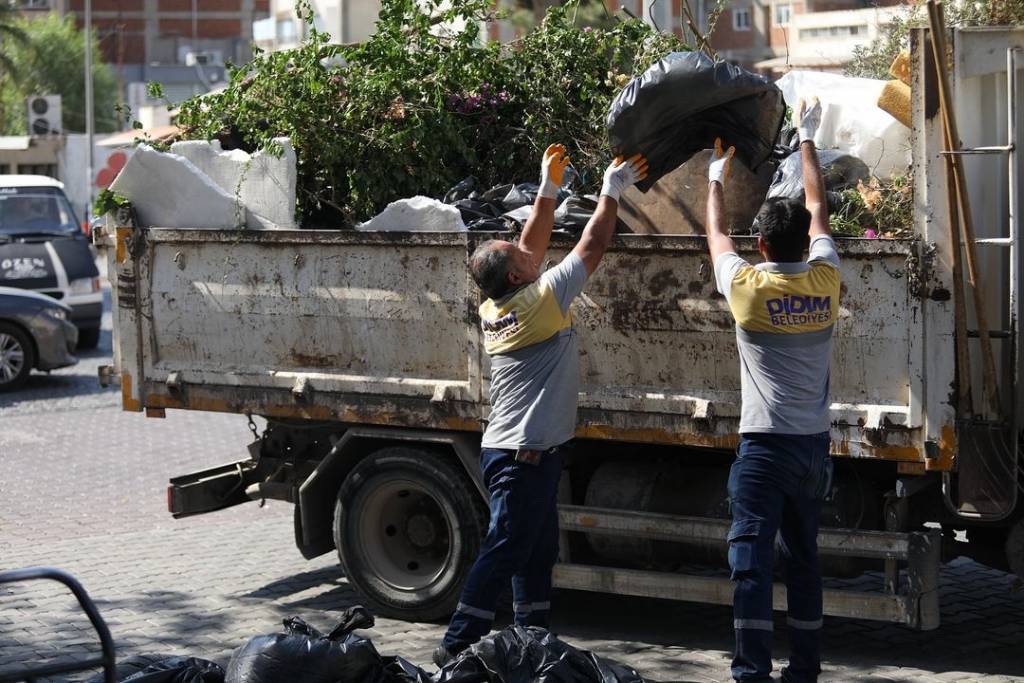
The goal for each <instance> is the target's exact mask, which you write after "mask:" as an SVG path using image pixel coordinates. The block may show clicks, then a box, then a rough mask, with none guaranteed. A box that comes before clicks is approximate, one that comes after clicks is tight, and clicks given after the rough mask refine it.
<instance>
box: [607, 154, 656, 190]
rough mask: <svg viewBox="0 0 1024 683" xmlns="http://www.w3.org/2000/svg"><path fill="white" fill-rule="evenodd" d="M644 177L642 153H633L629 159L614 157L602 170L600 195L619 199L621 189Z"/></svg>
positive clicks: (645, 167)
mask: <svg viewBox="0 0 1024 683" xmlns="http://www.w3.org/2000/svg"><path fill="white" fill-rule="evenodd" d="M646 177H647V159H645V158H644V157H643V156H642V155H640V154H634V155H633V156H631V157H630V158H629V159H623V158H622V157H615V161H613V162H612V163H611V165H610V166H609V167H608V169H607V170H606V171H605V172H604V184H603V185H602V186H601V195H602V196H608V197H611V198H612V199H614V200H615V201H619V195H620V194H621V193H622V191H623V190H625V189H626V188H627V187H630V186H631V185H634V184H635V183H637V182H639V181H641V180H643V179H644V178H646Z"/></svg>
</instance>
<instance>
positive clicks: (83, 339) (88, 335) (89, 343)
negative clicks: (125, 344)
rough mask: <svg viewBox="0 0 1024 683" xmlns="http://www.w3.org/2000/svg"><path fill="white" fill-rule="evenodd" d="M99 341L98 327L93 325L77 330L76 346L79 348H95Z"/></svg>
mask: <svg viewBox="0 0 1024 683" xmlns="http://www.w3.org/2000/svg"><path fill="white" fill-rule="evenodd" d="M99 343H100V328H98V327H93V328H89V329H84V330H81V329H80V330H78V347H77V348H79V349H95V348H96V347H97V346H99Z"/></svg>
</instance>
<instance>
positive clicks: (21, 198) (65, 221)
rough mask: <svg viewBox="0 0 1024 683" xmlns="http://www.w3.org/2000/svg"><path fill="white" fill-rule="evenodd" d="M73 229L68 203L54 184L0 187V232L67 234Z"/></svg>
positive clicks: (74, 226)
mask: <svg viewBox="0 0 1024 683" xmlns="http://www.w3.org/2000/svg"><path fill="white" fill-rule="evenodd" d="M77 230H78V224H77V222H76V220H75V214H74V213H73V212H72V211H71V205H70V204H69V203H68V200H67V198H65V197H64V193H63V192H61V191H60V190H59V189H58V188H51V187H18V188H0V235H25V234H38V233H44V234H59V235H68V234H73V233H74V232H75V231H77Z"/></svg>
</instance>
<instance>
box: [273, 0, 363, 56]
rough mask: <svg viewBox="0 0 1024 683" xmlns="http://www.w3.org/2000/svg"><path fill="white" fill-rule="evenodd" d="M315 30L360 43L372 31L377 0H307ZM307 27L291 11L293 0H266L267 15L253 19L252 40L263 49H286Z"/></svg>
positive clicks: (336, 39) (341, 40) (334, 38)
mask: <svg viewBox="0 0 1024 683" xmlns="http://www.w3.org/2000/svg"><path fill="white" fill-rule="evenodd" d="M310 4H311V5H312V7H313V12H314V15H315V16H314V19H313V24H314V26H315V27H316V29H317V30H318V31H323V32H324V33H327V34H328V35H329V36H330V37H331V42H334V43H342V44H349V43H360V42H362V41H364V40H366V39H367V38H369V37H370V36H371V35H373V31H374V26H375V24H376V22H377V15H378V13H379V12H380V0H311V3H310ZM306 33H307V27H306V26H305V25H304V24H303V22H302V21H301V20H300V19H299V18H298V17H297V16H296V15H295V0H270V16H269V17H268V18H267V19H265V20H263V21H260V22H257V24H256V26H255V28H254V41H255V43H256V45H258V46H259V47H261V48H262V49H264V50H288V49H291V48H293V47H295V46H296V45H298V44H299V43H300V42H301V41H302V39H303V38H305V37H306Z"/></svg>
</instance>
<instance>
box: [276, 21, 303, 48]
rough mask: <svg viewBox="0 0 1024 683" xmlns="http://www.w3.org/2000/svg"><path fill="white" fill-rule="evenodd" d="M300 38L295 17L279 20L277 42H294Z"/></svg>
mask: <svg viewBox="0 0 1024 683" xmlns="http://www.w3.org/2000/svg"><path fill="white" fill-rule="evenodd" d="M297 38H298V31H297V30H296V27H295V20H294V19H278V21H277V42H279V43H294V42H295V41H296V39H297Z"/></svg>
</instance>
